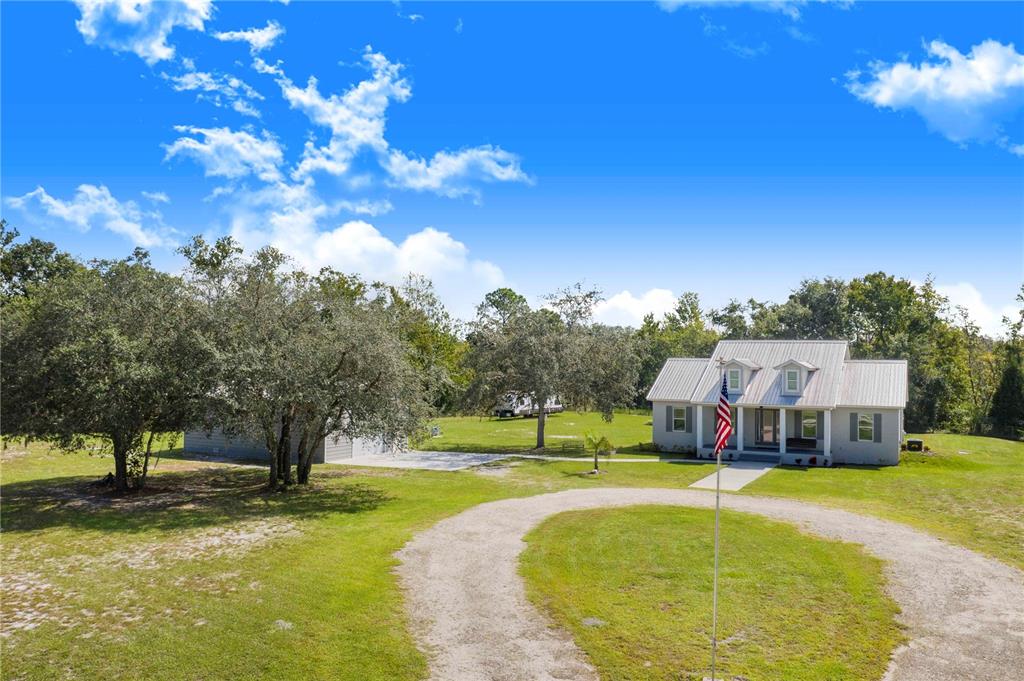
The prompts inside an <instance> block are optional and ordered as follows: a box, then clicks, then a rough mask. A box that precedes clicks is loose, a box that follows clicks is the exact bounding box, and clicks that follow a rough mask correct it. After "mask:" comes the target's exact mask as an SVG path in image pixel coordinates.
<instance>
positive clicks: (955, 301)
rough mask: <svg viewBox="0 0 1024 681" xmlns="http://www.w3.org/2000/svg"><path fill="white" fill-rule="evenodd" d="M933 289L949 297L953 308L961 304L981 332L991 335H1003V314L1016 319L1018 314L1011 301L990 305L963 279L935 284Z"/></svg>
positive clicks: (979, 292)
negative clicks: (1000, 304)
mask: <svg viewBox="0 0 1024 681" xmlns="http://www.w3.org/2000/svg"><path fill="white" fill-rule="evenodd" d="M935 290H936V291H938V292H939V293H940V294H941V295H944V296H946V297H947V298H948V299H949V304H950V306H951V307H952V308H953V309H956V308H957V307H961V306H962V307H964V308H966V309H967V312H968V313H969V315H970V317H971V319H972V320H973V321H974V323H975V324H977V325H978V328H980V329H981V332H982V333H984V334H986V335H988V336H991V337H997V336H1003V335H1005V333H1006V329H1005V328H1004V327H1003V321H1002V320H1003V317H1004V316H1007V317H1010V318H1011V319H1016V318H1017V315H1018V314H1019V310H1018V308H1017V307H1016V306H1015V305H1013V304H1012V303H1007V304H1006V305H1002V306H995V305H990V304H989V303H988V302H986V301H985V299H984V297H983V296H982V295H981V291H979V290H978V289H977V288H976V287H975V286H974V284H971V283H968V282H965V281H963V282H960V283H957V284H936V285H935Z"/></svg>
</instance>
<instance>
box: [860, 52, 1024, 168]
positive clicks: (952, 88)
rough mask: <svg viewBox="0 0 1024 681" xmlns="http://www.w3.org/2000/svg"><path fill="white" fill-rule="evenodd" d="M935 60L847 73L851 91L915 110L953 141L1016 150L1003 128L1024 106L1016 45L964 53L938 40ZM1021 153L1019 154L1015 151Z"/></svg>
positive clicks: (1023, 75) (1023, 60) (1023, 69)
mask: <svg viewBox="0 0 1024 681" xmlns="http://www.w3.org/2000/svg"><path fill="white" fill-rule="evenodd" d="M927 51H928V55H929V56H930V57H932V58H933V59H932V60H930V61H928V60H926V61H922V62H921V63H920V64H918V65H914V64H911V63H910V62H909V61H908V60H907V59H906V58H903V59H902V60H901V61H899V62H897V63H894V64H888V63H885V62H881V61H876V62H873V63H872V64H871V65H870V74H869V77H868V79H867V80H862V76H863V74H862V73H861V72H859V71H851V72H849V73H848V74H847V84H846V87H847V89H848V90H849V91H850V92H851V93H853V94H854V95H855V96H856V97H857V98H858V99H860V100H862V101H865V102H869V103H871V104H874V105H875V106H877V107H880V108H889V109H893V110H894V111H901V110H907V109H909V110H912V111H916V112H917V113H918V114H919V115H920V116H921V117H922V118H924V120H925V122H926V123H927V124H928V126H929V128H931V129H932V130H935V131H938V132H939V133H941V134H943V135H944V136H945V137H947V138H948V139H950V140H952V141H953V142H957V143H960V144H963V143H966V142H969V141H974V140H977V141H991V140H995V141H996V142H997V143H1000V144H1001V145H1002V146H1005V147H1007V148H1009V149H1010V150H1011V151H1013V148H1014V147H1015V146H1016V145H1014V144H1013V143H1011V142H1009V141H1008V140H1006V139H1005V137H1004V136H1003V135H1002V131H1001V127H1000V126H1001V124H1002V123H1003V122H1004V121H1005V120H1007V119H1008V118H1009V117H1011V116H1013V115H1014V114H1016V113H1017V112H1019V111H1020V110H1021V108H1024V55H1021V54H1020V53H1018V52H1017V50H1016V49H1015V48H1014V46H1013V44H1012V43H1011V44H1008V45H1003V44H1002V43H999V42H997V41H995V40H985V41H983V42H981V43H980V44H978V45H974V46H973V47H972V48H971V50H970V52H968V53H967V54H961V53H960V52H959V51H958V50H957V49H956V48H954V47H952V46H950V45H948V44H947V43H944V42H942V41H941V40H934V41H932V42H931V43H929V44H928V45H927ZM1014 153H1016V152H1014Z"/></svg>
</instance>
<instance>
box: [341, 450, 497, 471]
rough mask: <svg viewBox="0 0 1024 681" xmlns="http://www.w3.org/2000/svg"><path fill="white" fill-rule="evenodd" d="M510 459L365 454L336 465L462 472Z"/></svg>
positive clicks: (458, 454) (456, 454)
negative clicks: (466, 469)
mask: <svg viewBox="0 0 1024 681" xmlns="http://www.w3.org/2000/svg"><path fill="white" fill-rule="evenodd" d="M505 458H508V456H507V455H505V454H470V453H465V452H421V451H416V450H413V451H409V452H396V453H394V454H364V455H360V456H354V457H352V458H351V459H346V460H344V461H336V462H334V463H340V464H344V465H346V466H369V467H371V468H411V469H417V470H424V471H461V470H462V469H464V468H471V467H473V466H482V465H483V464H485V463H491V462H492V461H500V460H502V459H505Z"/></svg>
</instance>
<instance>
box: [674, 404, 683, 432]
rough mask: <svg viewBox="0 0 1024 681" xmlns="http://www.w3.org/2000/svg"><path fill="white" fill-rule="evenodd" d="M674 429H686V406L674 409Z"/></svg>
mask: <svg viewBox="0 0 1024 681" xmlns="http://www.w3.org/2000/svg"><path fill="white" fill-rule="evenodd" d="M672 430H676V431H683V432H685V431H686V407H675V408H673V409H672Z"/></svg>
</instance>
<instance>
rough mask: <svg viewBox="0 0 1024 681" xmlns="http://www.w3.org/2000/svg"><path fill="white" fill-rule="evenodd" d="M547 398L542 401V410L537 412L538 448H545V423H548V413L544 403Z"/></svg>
mask: <svg viewBox="0 0 1024 681" xmlns="http://www.w3.org/2000/svg"><path fill="white" fill-rule="evenodd" d="M546 402H547V400H544V401H543V402H541V403H540V410H539V411H538V412H537V449H544V425H545V423H547V420H548V415H547V414H546V413H544V404H545V403H546Z"/></svg>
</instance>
